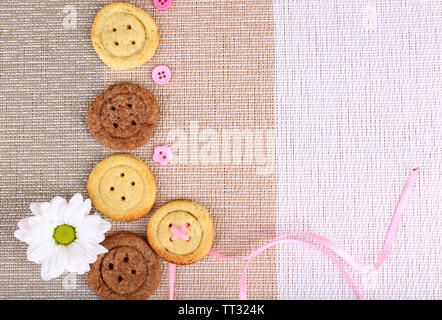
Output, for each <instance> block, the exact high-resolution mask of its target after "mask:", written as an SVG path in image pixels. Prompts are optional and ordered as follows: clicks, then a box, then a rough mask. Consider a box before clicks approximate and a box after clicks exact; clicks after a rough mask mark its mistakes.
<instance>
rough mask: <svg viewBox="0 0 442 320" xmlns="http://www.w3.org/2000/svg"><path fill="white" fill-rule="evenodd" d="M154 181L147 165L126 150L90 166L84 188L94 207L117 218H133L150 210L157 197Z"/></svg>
mask: <svg viewBox="0 0 442 320" xmlns="http://www.w3.org/2000/svg"><path fill="white" fill-rule="evenodd" d="M156 190H157V188H156V182H155V177H154V175H153V173H152V172H151V171H150V169H149V166H148V165H147V164H146V163H145V162H143V161H142V160H141V159H139V158H137V157H135V156H132V155H128V154H115V155H112V156H110V157H108V158H106V159H104V160H103V161H101V162H100V163H98V164H97V166H96V167H95V168H94V169H93V170H92V172H91V174H90V175H89V179H88V181H87V191H88V193H89V197H90V198H91V201H92V204H93V205H94V207H95V208H96V209H97V210H98V211H100V212H101V213H102V214H104V215H105V216H108V217H109V218H112V219H115V220H118V221H132V220H136V219H139V218H141V217H143V216H145V215H146V214H147V213H149V211H150V209H151V208H152V206H153V204H154V203H155V198H156Z"/></svg>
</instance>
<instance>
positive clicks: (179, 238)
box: [147, 200, 214, 265]
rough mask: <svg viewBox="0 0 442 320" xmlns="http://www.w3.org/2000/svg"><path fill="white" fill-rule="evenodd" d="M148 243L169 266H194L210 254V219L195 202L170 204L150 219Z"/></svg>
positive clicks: (211, 225)
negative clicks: (171, 264) (170, 264)
mask: <svg viewBox="0 0 442 320" xmlns="http://www.w3.org/2000/svg"><path fill="white" fill-rule="evenodd" d="M147 240H148V241H149V244H150V246H151V247H152V249H153V250H154V251H155V252H156V253H157V254H158V255H159V256H160V257H162V258H163V259H164V260H166V261H168V262H170V263H173V264H181V265H182V264H191V263H195V262H197V261H199V260H201V259H203V258H204V257H205V256H206V255H207V254H209V252H210V249H211V248H212V246H213V240H214V227H213V221H212V217H211V216H210V214H209V212H208V211H207V210H206V208H204V207H203V206H201V205H200V204H198V203H194V202H191V201H187V200H175V201H171V202H169V203H166V204H165V205H163V206H162V207H161V208H159V209H158V210H157V211H156V212H155V213H154V214H153V215H152V217H151V218H150V221H149V224H148V226H147Z"/></svg>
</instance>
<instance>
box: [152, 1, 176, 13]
mask: <svg viewBox="0 0 442 320" xmlns="http://www.w3.org/2000/svg"><path fill="white" fill-rule="evenodd" d="M172 4H173V0H153V5H154V6H155V8H157V9H158V10H161V11H164V10H169V9H170V7H172Z"/></svg>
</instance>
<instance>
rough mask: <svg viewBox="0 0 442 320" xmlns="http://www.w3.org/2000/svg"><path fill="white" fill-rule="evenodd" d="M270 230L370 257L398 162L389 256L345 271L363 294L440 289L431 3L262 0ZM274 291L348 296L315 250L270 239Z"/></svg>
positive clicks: (437, 62) (440, 84)
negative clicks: (269, 32) (269, 33)
mask: <svg viewBox="0 0 442 320" xmlns="http://www.w3.org/2000/svg"><path fill="white" fill-rule="evenodd" d="M274 19H275V37H276V39H275V41H276V44H275V47H276V53H275V54H276V71H275V74H276V93H275V96H276V97H275V99H276V121H277V122H276V127H277V129H278V138H277V139H278V141H277V154H278V157H277V159H278V207H279V213H278V231H279V233H280V234H282V233H285V232H289V231H294V230H296V231H310V232H315V233H318V234H320V235H322V236H325V237H327V238H329V239H331V240H334V241H335V242H337V243H338V244H339V245H341V246H343V247H344V248H346V249H348V250H349V251H350V252H351V253H352V254H353V255H354V256H355V257H356V258H357V259H358V260H359V261H360V262H363V263H365V264H367V265H370V264H373V263H374V262H375V258H376V257H377V255H378V254H379V252H380V249H381V246H382V242H383V237H384V235H385V233H386V231H387V228H388V225H389V221H390V218H391V216H392V214H393V211H394V208H395V204H396V202H397V200H398V197H399V194H400V191H401V189H402V186H403V184H404V183H405V181H406V179H407V177H408V175H409V173H410V171H411V170H412V169H413V168H414V167H420V168H421V174H420V177H419V181H418V184H417V186H416V188H415V190H414V193H413V196H412V198H411V201H410V203H409V206H408V208H407V210H406V213H405V216H404V220H403V223H402V225H401V228H400V230H399V234H398V238H397V240H396V242H395V244H394V246H393V249H392V251H391V255H390V256H389V258H388V260H387V261H386V262H385V264H384V265H383V267H382V268H381V270H380V271H379V274H378V275H372V277H371V278H368V279H367V278H364V277H362V276H361V275H360V274H357V273H354V274H353V275H354V277H355V278H356V280H357V282H358V284H359V285H361V287H362V291H363V294H364V295H366V296H367V297H368V298H372V299H440V298H442V277H441V275H442V267H441V266H442V263H441V262H442V261H441V256H442V251H441V248H442V210H441V199H442V197H441V190H442V184H441V173H442V170H441V163H442V152H441V150H442V144H441V137H442V135H441V133H442V132H441V127H442V103H441V101H442V91H441V88H442V72H441V62H442V61H441V53H442V47H441V44H442V43H441V42H442V41H441V39H442V28H441V21H442V10H441V3H440V1H437V0H435V1H325V0H324V1H319V2H316V1H307V0H306V1H291V0H275V1H274ZM278 253H279V265H278V288H279V298H288V299H294V298H297V299H344V298H354V297H355V295H354V293H353V291H352V289H351V288H350V286H349V285H348V283H346V282H345V280H344V278H343V277H342V276H341V275H340V274H339V271H338V270H337V268H336V267H334V266H333V265H332V264H331V263H330V262H329V261H327V258H323V257H322V256H321V255H320V254H319V253H316V252H314V250H313V249H311V248H305V247H299V246H296V245H287V246H281V247H279V252H278Z"/></svg>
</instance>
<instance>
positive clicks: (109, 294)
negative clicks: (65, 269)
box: [88, 232, 161, 300]
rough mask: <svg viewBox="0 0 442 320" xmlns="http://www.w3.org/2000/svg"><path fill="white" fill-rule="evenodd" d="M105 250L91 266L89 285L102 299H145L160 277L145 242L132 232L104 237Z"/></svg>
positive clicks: (156, 260) (157, 263) (152, 291)
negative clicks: (106, 250)
mask: <svg viewBox="0 0 442 320" xmlns="http://www.w3.org/2000/svg"><path fill="white" fill-rule="evenodd" d="M101 244H102V245H103V246H104V247H105V248H106V249H108V252H107V253H103V254H100V255H99V256H98V258H97V260H96V261H95V262H94V263H93V264H91V265H90V271H89V273H88V283H89V286H90V287H91V288H92V290H94V291H95V292H96V293H97V294H98V295H99V296H100V298H101V299H104V300H126V299H128V300H144V299H147V298H149V296H150V295H151V294H152V293H154V292H155V291H156V289H157V288H158V285H159V284H160V280H161V267H160V263H159V262H158V259H157V257H156V255H155V253H153V251H152V250H151V248H150V247H149V245H148V244H147V243H146V241H145V240H144V239H143V238H142V237H140V236H137V235H136V234H134V233H130V232H123V233H117V234H114V235H112V236H109V237H106V239H105V240H104V241H103V242H102V243H101Z"/></svg>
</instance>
